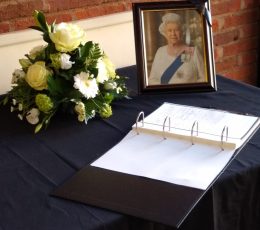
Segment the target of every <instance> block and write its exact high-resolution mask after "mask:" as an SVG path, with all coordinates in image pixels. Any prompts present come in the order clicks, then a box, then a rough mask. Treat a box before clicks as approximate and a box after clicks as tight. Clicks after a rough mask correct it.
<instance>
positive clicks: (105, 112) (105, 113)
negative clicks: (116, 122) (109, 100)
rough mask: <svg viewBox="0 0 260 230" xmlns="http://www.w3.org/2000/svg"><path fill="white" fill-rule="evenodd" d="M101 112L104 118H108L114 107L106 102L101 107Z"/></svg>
mask: <svg viewBox="0 0 260 230" xmlns="http://www.w3.org/2000/svg"><path fill="white" fill-rule="evenodd" d="M99 114H100V116H101V117H102V118H108V117H110V116H111V115H112V108H111V106H110V105H109V104H104V105H103V107H102V108H101V109H100V111H99Z"/></svg>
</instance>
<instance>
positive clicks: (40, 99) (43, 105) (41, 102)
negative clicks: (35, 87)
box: [35, 94, 53, 113]
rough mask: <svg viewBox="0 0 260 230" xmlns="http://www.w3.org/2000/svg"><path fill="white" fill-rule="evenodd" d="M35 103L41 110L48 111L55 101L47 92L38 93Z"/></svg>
mask: <svg viewBox="0 0 260 230" xmlns="http://www.w3.org/2000/svg"><path fill="white" fill-rule="evenodd" d="M35 103H36V105H37V107H38V108H39V110H40V111H42V112H44V113H48V112H49V111H50V110H51V109H52V108H53V102H52V100H51V98H49V97H48V96H47V95H46V94H37V95H36V97H35Z"/></svg>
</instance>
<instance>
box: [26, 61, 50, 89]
mask: <svg viewBox="0 0 260 230" xmlns="http://www.w3.org/2000/svg"><path fill="white" fill-rule="evenodd" d="M49 76H51V72H50V71H49V70H48V69H46V67H45V62H43V61H38V62H35V63H34V64H33V65H31V66H30V67H29V68H28V71H27V74H26V76H25V80H26V81H27V83H28V84H29V85H30V86H31V87H32V88H34V89H36V90H43V89H47V88H48V85H47V80H48V77H49Z"/></svg>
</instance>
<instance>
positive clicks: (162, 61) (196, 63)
mask: <svg viewBox="0 0 260 230" xmlns="http://www.w3.org/2000/svg"><path fill="white" fill-rule="evenodd" d="M177 57H178V56H170V55H169V54H168V52H167V45H166V46H162V47H160V48H159V49H158V50H157V52H156V54H155V57H154V61H153V64H152V68H151V72H150V75H149V78H148V85H160V84H161V77H162V75H163V73H164V72H165V70H166V69H167V68H168V67H169V66H170V65H171V64H172V62H173V61H174V60H175V59H176V58H177ZM185 57H186V61H182V62H183V64H182V65H181V66H180V67H179V68H178V69H177V71H176V72H175V73H174V74H173V76H172V77H171V78H170V80H169V82H168V84H182V83H184V84H185V83H196V82H205V81H206V78H207V77H206V74H205V65H204V62H203V58H202V56H201V54H200V53H199V51H198V49H197V48H194V52H192V54H190V55H188V54H187V55H184V54H183V55H182V58H185Z"/></svg>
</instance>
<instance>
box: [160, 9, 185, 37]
mask: <svg viewBox="0 0 260 230" xmlns="http://www.w3.org/2000/svg"><path fill="white" fill-rule="evenodd" d="M170 22H174V23H177V24H178V25H180V28H181V30H182V29H183V28H182V19H181V16H180V15H178V14H175V13H167V14H165V15H163V16H162V23H161V24H160V26H159V32H160V33H161V34H162V35H163V36H165V27H166V25H167V24H168V23H170Z"/></svg>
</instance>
